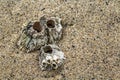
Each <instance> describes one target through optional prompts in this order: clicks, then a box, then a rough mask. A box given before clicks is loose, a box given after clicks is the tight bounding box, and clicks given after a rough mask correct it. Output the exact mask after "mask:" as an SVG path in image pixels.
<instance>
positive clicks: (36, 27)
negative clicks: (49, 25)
mask: <svg viewBox="0 0 120 80" xmlns="http://www.w3.org/2000/svg"><path fill="white" fill-rule="evenodd" d="M33 29H34V30H36V31H37V32H41V31H42V26H41V25H40V22H35V23H34V24H33Z"/></svg>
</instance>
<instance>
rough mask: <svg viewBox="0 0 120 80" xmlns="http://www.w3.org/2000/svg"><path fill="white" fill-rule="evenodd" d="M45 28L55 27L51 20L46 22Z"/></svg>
mask: <svg viewBox="0 0 120 80" xmlns="http://www.w3.org/2000/svg"><path fill="white" fill-rule="evenodd" d="M47 27H48V28H54V27H55V22H54V21H53V20H48V21H47Z"/></svg>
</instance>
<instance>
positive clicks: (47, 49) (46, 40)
mask: <svg viewBox="0 0 120 80" xmlns="http://www.w3.org/2000/svg"><path fill="white" fill-rule="evenodd" d="M62 29H63V27H62V25H61V19H60V18H58V17H47V16H42V17H41V18H40V20H39V21H36V22H29V23H28V24H27V25H25V26H24V27H23V30H22V32H21V36H20V38H19V40H18V43H17V45H18V47H19V48H20V49H25V50H26V51H27V52H31V51H34V50H40V56H39V60H40V66H41V69H42V70H53V69H57V68H58V67H60V66H61V65H62V64H63V62H64V59H65V57H64V53H63V52H62V51H61V50H60V48H59V47H58V46H57V45H56V44H57V42H58V41H59V40H60V39H61V36H62Z"/></svg>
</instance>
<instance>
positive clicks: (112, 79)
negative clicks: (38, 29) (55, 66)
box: [0, 0, 120, 80]
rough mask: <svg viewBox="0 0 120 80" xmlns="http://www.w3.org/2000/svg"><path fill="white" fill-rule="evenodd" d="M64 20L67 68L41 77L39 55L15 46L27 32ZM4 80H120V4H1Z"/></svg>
mask: <svg viewBox="0 0 120 80" xmlns="http://www.w3.org/2000/svg"><path fill="white" fill-rule="evenodd" d="M44 14H47V15H51V16H58V17H61V18H62V20H63V24H64V27H65V29H64V34H63V39H62V40H61V41H60V43H59V47H60V48H61V49H62V50H63V52H64V53H65V55H66V58H67V59H66V61H65V65H64V68H62V69H61V70H58V71H51V72H48V71H45V72H43V71H41V70H40V68H39V64H38V62H39V61H38V55H39V54H38V53H39V51H35V52H32V53H29V54H27V53H24V52H23V51H20V50H19V49H17V47H16V46H15V43H16V40H17V38H18V36H19V34H20V30H21V28H22V27H21V26H22V25H23V24H24V23H26V22H29V21H37V20H39V18H40V17H41V16H42V15H44ZM0 80H120V0H0Z"/></svg>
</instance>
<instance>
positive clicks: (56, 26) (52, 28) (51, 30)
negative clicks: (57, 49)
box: [46, 17, 63, 43]
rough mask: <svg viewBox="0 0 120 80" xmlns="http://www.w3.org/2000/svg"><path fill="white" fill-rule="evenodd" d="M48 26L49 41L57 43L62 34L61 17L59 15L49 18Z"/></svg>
mask: <svg viewBox="0 0 120 80" xmlns="http://www.w3.org/2000/svg"><path fill="white" fill-rule="evenodd" d="M46 26H47V30H48V40H49V43H56V42H57V41H59V40H60V39H61V36H62V29H63V27H62V25H61V19H60V18H58V17H51V18H47V21H46Z"/></svg>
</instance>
